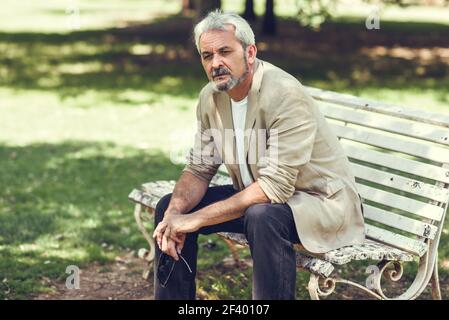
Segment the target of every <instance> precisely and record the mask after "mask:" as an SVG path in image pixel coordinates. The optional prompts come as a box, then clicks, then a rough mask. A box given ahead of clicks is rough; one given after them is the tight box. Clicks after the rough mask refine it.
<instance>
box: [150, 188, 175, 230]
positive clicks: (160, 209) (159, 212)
mask: <svg viewBox="0 0 449 320" xmlns="http://www.w3.org/2000/svg"><path fill="white" fill-rule="evenodd" d="M171 195H172V194H171V193H168V194H166V195H165V196H163V197H162V198H160V199H159V201H158V203H157V205H156V208H155V210H154V211H155V212H154V219H155V221H156V222H157V223H159V222H160V221H162V219H164V213H165V211H166V210H167V208H168V204H169V203H170V199H171Z"/></svg>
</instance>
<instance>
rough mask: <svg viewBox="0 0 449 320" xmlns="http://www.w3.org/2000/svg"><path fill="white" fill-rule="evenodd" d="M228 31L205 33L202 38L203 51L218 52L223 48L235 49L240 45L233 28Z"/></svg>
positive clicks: (201, 46)
mask: <svg viewBox="0 0 449 320" xmlns="http://www.w3.org/2000/svg"><path fill="white" fill-rule="evenodd" d="M226 29H227V30H209V31H205V32H204V33H203V34H202V35H201V37H200V48H201V51H205V50H207V51H208V50H217V49H220V48H222V47H234V46H236V45H237V44H239V41H238V39H237V38H236V36H235V33H234V29H233V27H232V26H230V28H228V26H226Z"/></svg>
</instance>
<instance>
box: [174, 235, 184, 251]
mask: <svg viewBox="0 0 449 320" xmlns="http://www.w3.org/2000/svg"><path fill="white" fill-rule="evenodd" d="M181 240H182V241H181V242H179V243H178V245H177V246H176V251H177V252H178V253H181V251H182V248H184V243H185V240H186V237H185V235H183V236H181Z"/></svg>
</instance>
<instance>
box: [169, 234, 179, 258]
mask: <svg viewBox="0 0 449 320" xmlns="http://www.w3.org/2000/svg"><path fill="white" fill-rule="evenodd" d="M167 247H168V249H167V251H168V254H169V255H171V256H172V257H173V258H174V259H175V260H176V261H178V260H179V257H178V253H177V252H176V243H175V242H174V241H173V240H170V239H169V240H168V245H167Z"/></svg>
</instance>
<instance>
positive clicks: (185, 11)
mask: <svg viewBox="0 0 449 320" xmlns="http://www.w3.org/2000/svg"><path fill="white" fill-rule="evenodd" d="M193 10H195V4H194V1H193V0H182V9H181V14H182V15H184V16H186V15H189V13H190V12H192V11H193Z"/></svg>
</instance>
